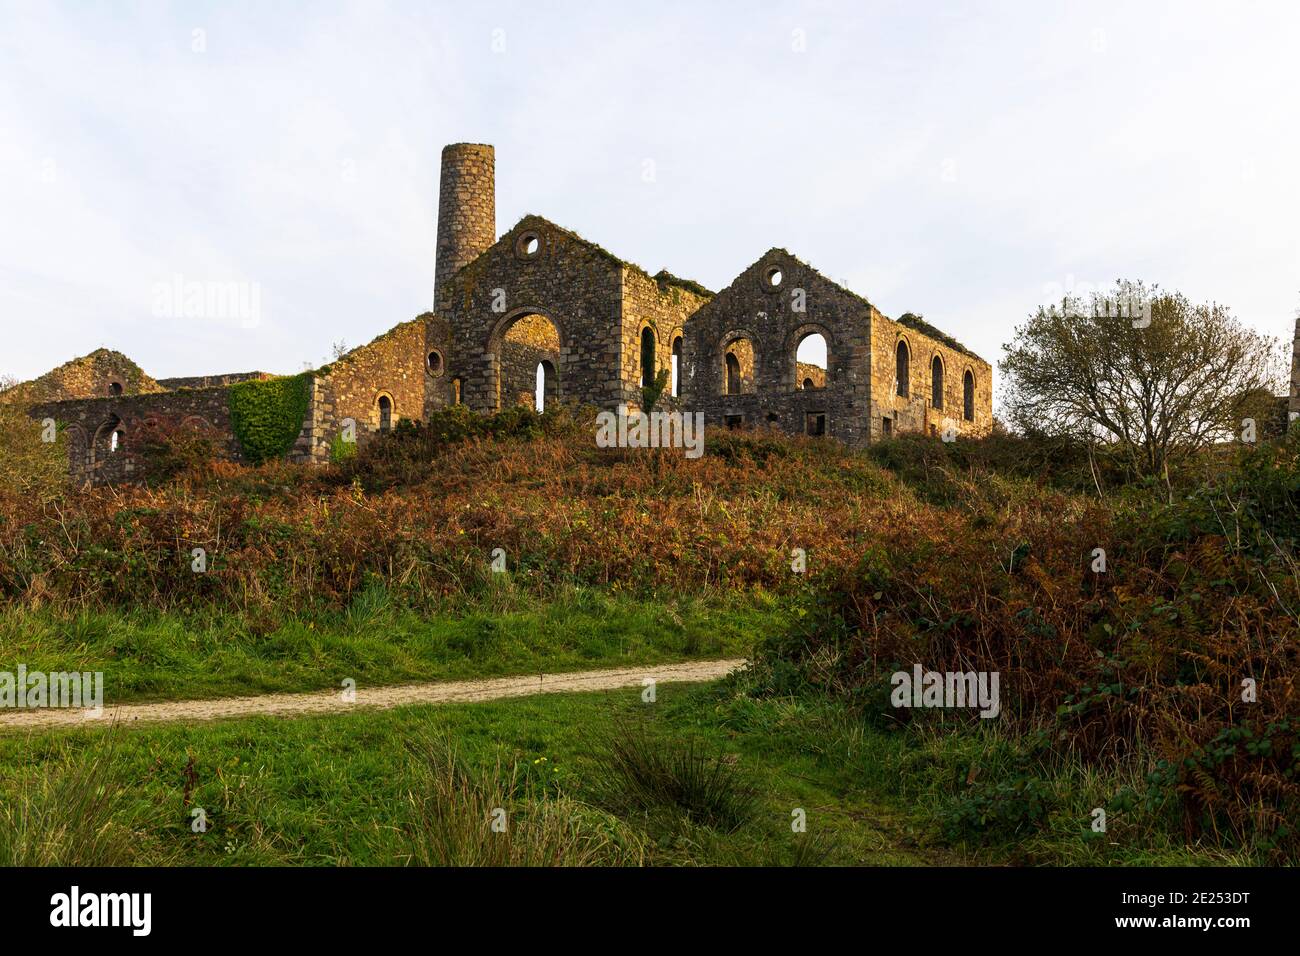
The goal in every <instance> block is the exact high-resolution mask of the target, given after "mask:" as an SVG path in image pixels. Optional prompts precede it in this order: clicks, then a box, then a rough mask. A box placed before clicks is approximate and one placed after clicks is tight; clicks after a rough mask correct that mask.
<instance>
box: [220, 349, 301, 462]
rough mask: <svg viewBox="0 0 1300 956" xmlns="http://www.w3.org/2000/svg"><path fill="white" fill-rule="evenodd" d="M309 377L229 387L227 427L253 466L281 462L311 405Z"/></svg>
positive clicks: (285, 378)
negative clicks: (228, 425) (228, 422)
mask: <svg viewBox="0 0 1300 956" xmlns="http://www.w3.org/2000/svg"><path fill="white" fill-rule="evenodd" d="M311 382H312V373H311V372H303V373H302V374H301V375H291V376H286V377H284V378H271V379H265V380H257V379H255V380H252V381H247V382H239V383H237V384H235V385H232V386H230V392H229V395H230V424H231V428H232V430H233V431H234V433H235V437H236V438H237V439H239V444H240V447H241V448H243V450H244V455H245V457H247V459H248V460H249V461H250V462H252V463H253V464H255V465H260V464H262V463H263V462H268V461H275V460H277V459H279V458H283V457H284V456H285V454H287V453H288V451H289V449H290V448H292V447H293V443H294V441H295V439H297V437H298V433H299V432H301V431H302V423H303V419H304V418H305V417H306V415H307V408H308V405H309V404H310V402H311Z"/></svg>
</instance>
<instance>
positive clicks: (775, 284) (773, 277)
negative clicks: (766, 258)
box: [763, 266, 785, 289]
mask: <svg viewBox="0 0 1300 956" xmlns="http://www.w3.org/2000/svg"><path fill="white" fill-rule="evenodd" d="M784 278H785V276H783V275H781V270H780V269H779V268H778V267H776V266H770V267H769V268H768V269H767V271H766V272H764V273H763V281H764V282H766V283H767V287H768V288H769V289H778V288H780V287H781V280H782V279H784Z"/></svg>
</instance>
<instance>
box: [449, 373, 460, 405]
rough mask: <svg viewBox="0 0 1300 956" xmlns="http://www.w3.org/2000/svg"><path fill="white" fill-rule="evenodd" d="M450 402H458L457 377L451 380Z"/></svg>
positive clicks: (457, 403)
mask: <svg viewBox="0 0 1300 956" xmlns="http://www.w3.org/2000/svg"><path fill="white" fill-rule="evenodd" d="M451 403H452V404H453V405H459V404H460V379H458V378H453V379H452V380H451Z"/></svg>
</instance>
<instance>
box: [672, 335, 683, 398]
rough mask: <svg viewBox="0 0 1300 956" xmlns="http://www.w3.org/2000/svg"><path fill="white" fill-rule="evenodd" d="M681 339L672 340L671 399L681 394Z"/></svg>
mask: <svg viewBox="0 0 1300 956" xmlns="http://www.w3.org/2000/svg"><path fill="white" fill-rule="evenodd" d="M681 375H682V337H681V336H680V335H679V336H677V337H676V338H675V339H673V397H674V398H676V397H677V396H679V395H681V394H682V382H681Z"/></svg>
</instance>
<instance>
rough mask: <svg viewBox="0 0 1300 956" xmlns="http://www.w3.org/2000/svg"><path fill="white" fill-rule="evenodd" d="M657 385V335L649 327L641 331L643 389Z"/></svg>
mask: <svg viewBox="0 0 1300 956" xmlns="http://www.w3.org/2000/svg"><path fill="white" fill-rule="evenodd" d="M654 383H655V334H654V330H653V329H651V328H650V327H649V326H647V327H646V328H644V329H642V330H641V387H642V388H648V387H650V386H651V385H653V384H654Z"/></svg>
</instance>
